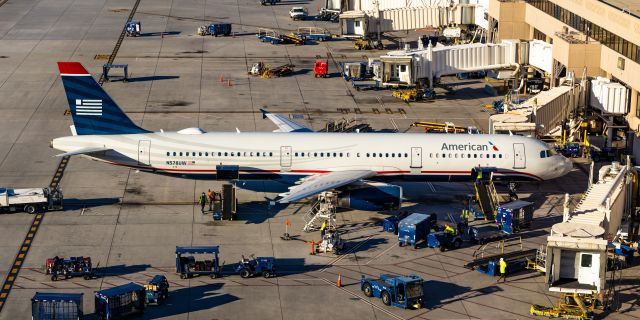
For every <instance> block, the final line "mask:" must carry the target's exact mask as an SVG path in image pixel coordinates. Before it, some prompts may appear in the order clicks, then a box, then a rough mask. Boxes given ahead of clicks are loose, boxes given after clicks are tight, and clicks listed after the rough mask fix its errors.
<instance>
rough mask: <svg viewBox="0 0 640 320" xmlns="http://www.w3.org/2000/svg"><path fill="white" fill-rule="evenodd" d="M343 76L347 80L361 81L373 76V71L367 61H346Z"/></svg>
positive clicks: (343, 65) (343, 66)
mask: <svg viewBox="0 0 640 320" xmlns="http://www.w3.org/2000/svg"><path fill="white" fill-rule="evenodd" d="M342 77H343V78H344V80H346V81H350V80H354V81H360V80H366V79H369V78H371V73H370V72H369V68H368V67H367V63H366V62H344V63H343V64H342Z"/></svg>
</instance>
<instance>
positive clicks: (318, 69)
mask: <svg viewBox="0 0 640 320" xmlns="http://www.w3.org/2000/svg"><path fill="white" fill-rule="evenodd" d="M328 66H329V65H328V63H327V60H326V59H318V60H316V62H315V63H314V64H313V73H314V74H315V76H316V78H327V77H328V76H329V72H328V71H329V67H328Z"/></svg>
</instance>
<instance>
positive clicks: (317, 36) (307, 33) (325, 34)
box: [296, 27, 333, 42]
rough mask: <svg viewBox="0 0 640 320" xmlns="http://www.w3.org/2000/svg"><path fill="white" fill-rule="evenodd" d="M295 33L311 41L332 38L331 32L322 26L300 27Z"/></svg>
mask: <svg viewBox="0 0 640 320" xmlns="http://www.w3.org/2000/svg"><path fill="white" fill-rule="evenodd" d="M296 34H297V35H300V36H303V37H304V38H305V39H307V40H311V41H320V42H322V41H328V40H331V39H332V38H333V36H332V35H331V32H329V31H328V30H327V29H324V28H318V27H300V28H298V31H297V32H296Z"/></svg>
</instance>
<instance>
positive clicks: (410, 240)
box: [398, 213, 437, 248]
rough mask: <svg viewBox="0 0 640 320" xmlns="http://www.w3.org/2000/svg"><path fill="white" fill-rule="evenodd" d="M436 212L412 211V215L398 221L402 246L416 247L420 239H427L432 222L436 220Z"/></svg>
mask: <svg viewBox="0 0 640 320" xmlns="http://www.w3.org/2000/svg"><path fill="white" fill-rule="evenodd" d="M436 219H437V217H436V216H435V214H422V213H412V214H411V215H410V216H408V217H406V218H404V219H402V220H400V223H398V241H400V246H401V247H402V246H407V245H408V246H412V247H414V248H415V247H416V244H417V243H418V242H420V241H423V240H424V241H426V240H427V236H428V235H429V230H430V229H431V224H432V223H433V222H435V220H436Z"/></svg>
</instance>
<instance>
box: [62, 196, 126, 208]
mask: <svg viewBox="0 0 640 320" xmlns="http://www.w3.org/2000/svg"><path fill="white" fill-rule="evenodd" d="M116 203H120V198H95V199H76V198H70V199H64V209H63V211H71V210H78V209H82V208H95V207H102V206H108V205H112V204H116Z"/></svg>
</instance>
